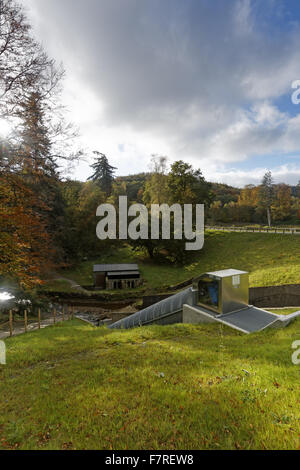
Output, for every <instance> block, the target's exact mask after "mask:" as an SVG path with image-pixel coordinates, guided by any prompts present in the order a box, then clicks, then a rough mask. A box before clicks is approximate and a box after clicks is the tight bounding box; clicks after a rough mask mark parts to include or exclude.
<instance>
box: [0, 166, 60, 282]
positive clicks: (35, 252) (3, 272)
mask: <svg viewBox="0 0 300 470" xmlns="http://www.w3.org/2000/svg"><path fill="white" fill-rule="evenodd" d="M41 209H42V208H41V207H40V201H39V200H38V199H37V198H36V195H35V193H34V192H32V191H31V190H30V189H29V188H27V187H26V186H25V185H24V183H23V181H22V178H20V176H18V175H15V174H6V175H5V176H2V177H1V179H0V227H1V231H0V278H2V279H9V280H13V281H15V282H17V284H18V285H19V286H20V287H21V288H27V289H28V288H32V287H34V286H35V285H37V284H39V283H40V276H41V275H42V273H43V272H45V271H46V269H48V270H49V269H51V267H52V263H51V259H52V258H53V248H52V245H51V240H50V237H49V235H48V233H47V229H46V226H45V222H44V220H43V217H42V216H41V215H40V214H39V212H41Z"/></svg>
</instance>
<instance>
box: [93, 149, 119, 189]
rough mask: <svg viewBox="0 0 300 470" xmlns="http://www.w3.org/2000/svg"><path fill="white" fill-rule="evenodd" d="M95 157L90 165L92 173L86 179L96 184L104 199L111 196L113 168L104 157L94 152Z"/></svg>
mask: <svg viewBox="0 0 300 470" xmlns="http://www.w3.org/2000/svg"><path fill="white" fill-rule="evenodd" d="M93 153H94V154H95V155H96V159H95V162H94V163H93V164H92V165H91V168H93V170H94V173H93V174H92V176H90V177H89V178H88V179H89V180H92V181H94V182H95V183H97V184H98V186H99V187H100V189H101V190H102V191H103V192H104V193H105V195H106V197H108V196H110V195H111V192H112V183H113V180H114V170H116V168H115V167H113V166H111V165H110V164H109V162H108V159H107V157H106V155H104V154H103V153H100V152H97V151H94V152H93Z"/></svg>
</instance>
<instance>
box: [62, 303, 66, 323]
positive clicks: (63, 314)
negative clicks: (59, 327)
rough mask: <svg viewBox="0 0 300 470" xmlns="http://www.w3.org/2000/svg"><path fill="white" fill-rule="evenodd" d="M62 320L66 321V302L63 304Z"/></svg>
mask: <svg viewBox="0 0 300 470" xmlns="http://www.w3.org/2000/svg"><path fill="white" fill-rule="evenodd" d="M62 321H65V304H63V308H62Z"/></svg>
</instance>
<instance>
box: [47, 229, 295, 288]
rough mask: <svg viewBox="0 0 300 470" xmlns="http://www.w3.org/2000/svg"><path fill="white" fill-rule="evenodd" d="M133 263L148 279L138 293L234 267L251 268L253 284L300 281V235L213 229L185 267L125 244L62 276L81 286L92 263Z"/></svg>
mask: <svg viewBox="0 0 300 470" xmlns="http://www.w3.org/2000/svg"><path fill="white" fill-rule="evenodd" d="M134 262H135V263H138V264H139V266H140V270H141V273H142V276H143V278H144V279H145V285H144V287H143V288H140V289H137V290H136V292H141V291H145V290H148V291H151V290H156V291H161V292H163V291H164V290H165V289H166V288H167V287H169V286H171V285H176V284H178V283H180V282H182V281H185V280H187V279H190V278H192V277H194V276H197V275H199V274H201V273H202V272H205V271H211V270H218V269H225V268H231V267H233V268H236V269H242V270H246V271H249V272H250V286H252V287H256V286H271V285H282V284H290V283H291V284H292V283H300V235H299V236H297V235H282V234H277V235H276V234H261V233H226V232H213V231H212V232H208V233H207V234H206V237H205V245H204V249H203V250H201V251H200V252H195V254H194V258H193V259H192V261H191V262H190V263H188V264H187V265H186V266H183V267H181V266H174V265H170V264H157V263H153V262H151V261H150V260H149V259H147V258H145V256H144V255H142V254H141V253H140V254H135V253H133V252H132V251H131V250H130V248H129V247H126V246H125V247H120V249H119V250H115V251H113V252H112V253H107V254H105V255H101V256H100V255H99V257H95V259H94V260H91V261H86V262H83V263H80V264H79V265H78V266H76V267H75V268H73V269H71V270H64V271H62V272H61V275H62V276H63V277H69V278H70V279H73V280H75V281H76V282H78V283H79V284H80V285H92V284H93V276H92V267H93V264H95V263H134ZM58 287H59V286H58ZM63 287H64V288H65V286H63ZM45 288H47V285H46V286H45ZM58 290H59V289H58Z"/></svg>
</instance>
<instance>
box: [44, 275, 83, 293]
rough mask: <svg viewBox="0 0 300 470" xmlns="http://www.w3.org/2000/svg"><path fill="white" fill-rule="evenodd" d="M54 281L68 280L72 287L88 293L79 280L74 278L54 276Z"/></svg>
mask: <svg viewBox="0 0 300 470" xmlns="http://www.w3.org/2000/svg"><path fill="white" fill-rule="evenodd" d="M49 280H50V279H49ZM51 280H52V281H66V282H68V283H69V284H70V286H71V288H72V289H76V290H77V291H78V292H84V293H87V292H88V291H87V290H86V289H84V288H83V287H81V285H80V284H78V283H77V282H75V281H73V280H72V279H68V278H67V277H54V278H53V279H51Z"/></svg>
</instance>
